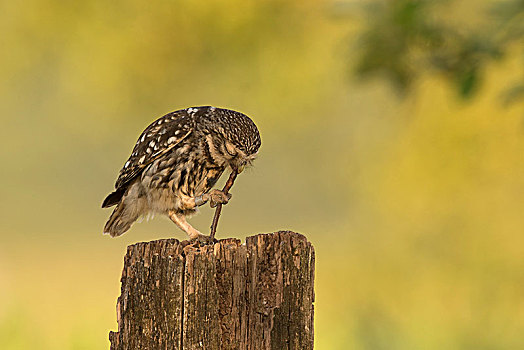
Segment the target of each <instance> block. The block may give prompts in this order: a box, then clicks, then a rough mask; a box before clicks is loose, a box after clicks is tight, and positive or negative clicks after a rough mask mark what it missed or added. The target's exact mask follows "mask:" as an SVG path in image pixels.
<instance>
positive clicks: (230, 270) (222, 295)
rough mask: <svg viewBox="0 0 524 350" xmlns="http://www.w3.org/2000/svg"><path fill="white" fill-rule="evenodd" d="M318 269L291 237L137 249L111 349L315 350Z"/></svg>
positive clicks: (130, 254) (307, 247)
mask: <svg viewBox="0 0 524 350" xmlns="http://www.w3.org/2000/svg"><path fill="white" fill-rule="evenodd" d="M314 270H315V252H314V249H313V246H312V245H311V243H309V242H308V241H307V239H306V238H305V237H304V236H302V235H301V234H298V233H294V232H289V231H280V232H276V233H271V234H260V235H256V236H252V237H248V238H247V241H246V243H245V244H242V243H241V241H240V240H237V239H232V238H229V239H223V240H220V241H219V242H218V243H216V244H214V245H207V246H198V245H192V244H189V242H187V241H184V242H179V241H177V240H175V239H168V240H158V241H153V242H147V243H138V244H135V245H132V246H129V247H128V250H127V254H126V256H125V258H124V269H123V271H122V279H121V281H122V287H121V296H120V297H119V298H118V303H117V319H118V332H110V334H109V338H110V341H111V349H115V350H120V349H180V350H189V349H228V350H229V349H239V350H240V349H242V350H243V349H250V350H251V349H275V350H283V349H300V350H307V349H313V316H314V314H313V310H314V306H313V303H314V288H313V287H314Z"/></svg>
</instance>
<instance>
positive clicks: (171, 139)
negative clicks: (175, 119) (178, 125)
mask: <svg viewBox="0 0 524 350" xmlns="http://www.w3.org/2000/svg"><path fill="white" fill-rule="evenodd" d="M177 132H178V131H177ZM175 135H176V133H175ZM175 141H176V137H170V138H169V139H168V140H167V143H173V142H175Z"/></svg>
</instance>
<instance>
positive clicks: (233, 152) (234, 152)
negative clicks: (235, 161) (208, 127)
mask: <svg viewBox="0 0 524 350" xmlns="http://www.w3.org/2000/svg"><path fill="white" fill-rule="evenodd" d="M225 148H226V152H227V154H229V155H230V156H231V157H236V156H237V150H236V149H235V146H233V145H232V144H231V143H229V142H226V147H225Z"/></svg>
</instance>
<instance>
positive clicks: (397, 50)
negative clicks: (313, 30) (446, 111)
mask: <svg viewBox="0 0 524 350" xmlns="http://www.w3.org/2000/svg"><path fill="white" fill-rule="evenodd" d="M457 3H463V1H452V0H437V1H435V0H377V1H371V3H367V4H366V5H367V6H366V9H367V14H366V23H365V24H364V28H363V32H362V34H361V35H360V40H359V43H358V46H357V48H358V50H359V51H360V53H359V56H360V57H359V59H358V61H357V63H356V66H355V67H356V72H357V73H358V75H359V76H360V77H362V78H369V77H371V76H375V75H377V74H379V75H383V76H384V77H386V78H387V79H388V80H389V81H391V82H392V83H393V84H394V86H396V87H397V89H398V90H399V91H400V92H403V93H405V92H407V91H409V90H410V89H411V88H412V87H413V83H415V82H416V81H417V80H418V79H419V78H420V76H421V75H424V74H439V75H442V76H444V77H445V78H446V79H447V80H449V81H450V83H451V84H452V85H453V86H455V89H456V90H457V91H458V93H459V94H460V96H462V97H463V98H468V97H471V96H472V95H474V93H475V92H477V90H478V88H479V85H480V84H481V81H482V78H483V76H484V72H485V70H486V69H487V66H488V65H489V64H490V63H491V62H493V61H495V60H498V59H500V57H501V56H502V55H504V54H506V53H507V52H508V51H510V50H512V49H514V48H515V46H518V47H517V49H518V50H521V54H522V55H523V64H524V1H522V0H507V1H498V2H495V3H492V4H489V6H488V9H489V10H486V9H485V8H484V6H482V5H485V4H483V3H480V4H479V3H477V2H470V5H471V6H470V8H469V9H468V11H464V12H462V13H460V12H458V11H454V6H455V5H456V4H457ZM478 12H480V13H478ZM476 16H480V18H476ZM472 18H475V20H473V21H472ZM522 83H524V77H522V79H521V83H520V85H516V83H515V82H514V84H515V85H516V86H511V85H510V84H511V82H510V83H508V85H509V86H507V87H506V89H507V92H506V95H507V97H506V101H514V100H516V99H517V98H520V99H522V98H523V97H524V95H523V92H522Z"/></svg>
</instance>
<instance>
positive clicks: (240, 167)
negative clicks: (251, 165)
mask: <svg viewBox="0 0 524 350" xmlns="http://www.w3.org/2000/svg"><path fill="white" fill-rule="evenodd" d="M245 167H246V165H245V164H241V165H239V166H237V169H236V171H237V174H240V173H241V172H243V171H244V168H245Z"/></svg>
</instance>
